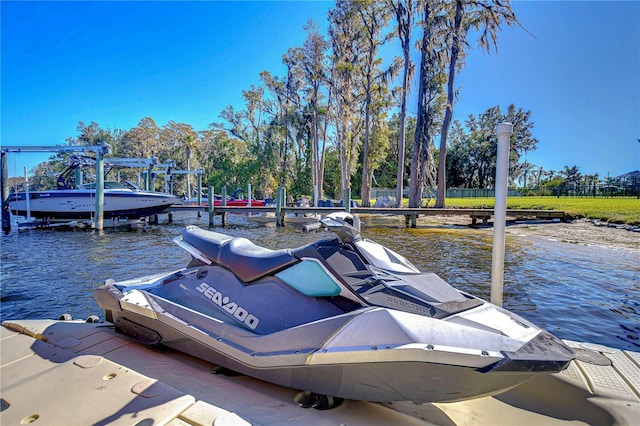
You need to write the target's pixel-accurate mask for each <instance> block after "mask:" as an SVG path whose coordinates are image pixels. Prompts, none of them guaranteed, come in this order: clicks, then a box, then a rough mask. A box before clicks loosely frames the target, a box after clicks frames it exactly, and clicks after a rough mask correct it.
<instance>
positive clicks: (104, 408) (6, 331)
mask: <svg viewBox="0 0 640 426" xmlns="http://www.w3.org/2000/svg"><path fill="white" fill-rule="evenodd" d="M2 325H3V327H0V402H1V407H0V424H2V425H7V426H8V425H20V424H29V423H34V424H36V425H38V424H41V425H90V424H91V425H122V424H128V425H172V426H186V425H190V426H199V425H213V424H215V425H249V424H260V425H276V424H277V425H281V424H300V425H303V424H304V425H307V424H311V425H336V424H346V425H353V424H362V425H365V424H366V425H400V424H402V425H425V424H438V425H514V424H518V425H596V424H597V425H605V424H606V425H613V424H618V425H638V424H640V353H638V352H630V351H621V350H618V349H613V348H608V347H604V346H601V345H595V344H589V343H579V342H567V343H568V344H569V345H570V346H572V347H573V348H574V350H575V351H576V355H577V357H576V358H577V359H575V360H574V361H572V362H571V364H570V366H569V368H567V369H566V370H565V371H563V372H562V373H559V374H552V375H540V376H535V377H533V378H532V379H530V380H528V381H527V382H525V383H523V384H521V385H520V386H518V387H516V388H514V389H512V390H510V391H508V392H505V393H502V394H499V395H495V396H491V397H482V398H477V399H472V400H468V401H462V402H455V403H437V404H435V403H434V404H420V405H416V404H413V403H410V402H394V403H386V404H378V403H371V402H367V401H350V400H347V401H345V402H344V403H343V404H342V405H340V406H338V407H336V408H333V409H331V410H326V411H319V410H315V409H312V408H301V407H300V406H299V405H298V404H297V403H296V402H295V399H296V397H297V395H299V393H300V391H299V390H295V389H290V388H285V387H282V386H277V385H274V384H271V383H266V382H263V381H260V380H257V379H254V378H251V377H247V376H228V375H222V374H214V371H215V367H216V366H215V365H214V364H211V363H208V362H206V361H203V360H200V359H196V358H193V357H191V356H188V355H186V354H183V353H180V352H175V351H172V350H169V349H159V348H155V349H154V348H150V347H146V346H144V345H141V344H140V343H138V342H136V341H134V340H132V339H130V338H129V337H127V336H124V335H122V334H118V333H116V332H115V330H114V328H113V326H112V325H111V324H109V323H86V322H84V321H53V320H10V321H5V322H3V324H2Z"/></svg>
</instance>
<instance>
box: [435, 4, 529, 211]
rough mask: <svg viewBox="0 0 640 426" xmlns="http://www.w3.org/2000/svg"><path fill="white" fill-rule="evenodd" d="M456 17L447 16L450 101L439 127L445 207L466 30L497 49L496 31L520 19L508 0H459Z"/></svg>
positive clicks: (439, 201)
mask: <svg viewBox="0 0 640 426" xmlns="http://www.w3.org/2000/svg"><path fill="white" fill-rule="evenodd" d="M453 17H454V18H453V21H451V20H448V22H449V28H450V32H449V34H450V35H451V40H450V45H451V53H450V55H449V72H448V81H447V104H446V109H445V114H444V120H443V121H442V130H441V131H440V152H439V161H438V179H437V180H438V191H437V195H436V207H440V208H443V207H445V194H446V170H447V168H446V167H447V166H446V159H447V135H448V132H449V126H450V124H451V118H452V117H453V104H454V96H455V91H456V89H455V87H454V81H455V76H456V73H457V72H458V67H457V65H458V59H459V58H460V57H461V56H463V55H464V50H465V48H466V47H467V46H468V45H467V43H466V37H467V33H468V31H469V29H470V28H475V29H477V30H479V32H480V38H479V45H480V48H482V49H483V50H485V51H487V52H490V50H491V46H494V47H496V49H497V31H498V29H500V25H501V23H502V22H505V23H506V24H507V25H512V24H514V23H517V22H518V20H517V18H516V16H515V14H514V13H513V10H511V5H510V4H509V1H508V0H506V1H504V0H471V1H470V0H456V1H455V9H454V12H453Z"/></svg>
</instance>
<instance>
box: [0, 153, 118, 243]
mask: <svg viewBox="0 0 640 426" xmlns="http://www.w3.org/2000/svg"><path fill="white" fill-rule="evenodd" d="M10 152H14V153H20V152H93V153H95V154H96V210H95V212H96V214H95V218H96V220H95V227H96V229H98V230H101V229H103V228H104V156H105V155H108V154H109V153H110V152H111V147H110V146H109V144H107V143H103V144H102V145H90V146H68V145H66V146H63V145H54V146H29V145H21V146H3V147H1V148H0V157H1V161H0V168H1V169H2V170H1V173H0V175H1V176H2V179H1V182H0V186H1V188H0V190H1V195H2V230H3V231H4V232H9V231H10V230H11V212H10V211H9V203H8V199H9V167H8V159H7V154H8V153H10Z"/></svg>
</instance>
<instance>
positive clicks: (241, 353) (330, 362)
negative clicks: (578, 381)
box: [95, 267, 572, 403]
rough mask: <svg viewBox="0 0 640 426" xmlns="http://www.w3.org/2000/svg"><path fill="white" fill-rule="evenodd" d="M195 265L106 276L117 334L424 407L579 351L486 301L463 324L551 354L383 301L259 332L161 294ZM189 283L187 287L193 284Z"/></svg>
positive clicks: (224, 363)
mask: <svg viewBox="0 0 640 426" xmlns="http://www.w3.org/2000/svg"><path fill="white" fill-rule="evenodd" d="M214 268H218V267H214ZM192 269H193V270H190V269H189V268H187V269H185V270H181V271H177V272H174V273H171V274H167V275H163V276H154V277H149V278H147V279H140V280H135V281H131V282H123V283H115V282H109V283H107V284H105V286H103V287H101V288H99V289H97V290H96V292H95V298H96V300H97V301H98V304H99V305H100V306H101V307H102V308H103V309H105V312H106V317H107V320H108V321H109V322H112V323H113V324H115V326H116V328H117V329H118V330H119V331H121V332H123V333H125V334H128V335H131V336H133V337H135V338H137V339H138V340H141V341H143V342H145V343H147V344H163V345H166V346H168V347H171V348H174V349H176V350H179V351H182V352H185V353H189V354H191V355H193V356H196V357H199V358H202V359H205V360H208V361H210V362H212V363H215V364H217V365H219V366H221V367H225V368H228V369H230V370H233V371H237V372H240V373H243V374H247V375H250V376H253V377H256V378H259V379H262V380H265V381H269V382H272V383H276V384H280V385H283V386H287V387H291V388H295V389H300V390H306V391H311V392H314V393H317V394H322V395H330V396H334V397H341V398H347V399H358V400H369V401H404V400H409V401H413V402H416V403H424V402H448V401H458V400H465V399H470V398H476V397H480V396H485V395H492V394H496V393H500V392H504V391H506V390H508V389H510V388H513V387H514V386H517V385H518V384H520V383H522V382H523V381H525V380H527V379H528V378H530V377H531V376H532V375H533V374H548V373H549V372H555V371H560V370H562V369H563V368H564V367H565V366H566V364H567V363H568V362H569V360H570V359H571V356H572V354H571V351H570V350H568V349H566V350H565V347H564V346H563V345H562V344H558V341H557V339H555V338H553V336H550V335H548V333H546V332H544V331H542V330H539V329H537V328H535V327H533V326H531V325H530V324H528V323H527V322H526V321H525V320H523V319H521V318H519V317H516V316H513V314H510V313H508V312H507V311H504V310H498V311H495V309H497V308H496V307H494V306H493V305H490V304H488V303H486V302H484V304H483V305H480V306H477V307H476V308H474V309H472V310H470V311H468V312H466V318H463V317H462V314H460V316H459V318H458V319H459V321H458V322H460V323H464V322H468V321H471V319H472V318H473V317H474V315H476V316H477V315H481V313H482V312H483V311H486V310H491V311H492V312H494V314H493V315H494V316H495V318H494V321H495V322H496V323H504V322H510V323H511V324H508V325H507V327H510V328H511V330H510V332H511V334H517V335H519V338H520V339H521V340H523V341H526V342H529V344H530V346H531V342H537V341H539V342H541V344H542V346H544V341H545V339H547V338H548V337H547V336H549V338H551V342H550V343H549V344H548V345H547V346H548V348H547V350H546V354H545V353H544V352H545V349H544V348H542V350H540V348H538V349H537V350H536V351H534V352H533V353H529V354H527V353H528V352H531V351H529V350H528V349H527V345H526V344H522V343H520V342H519V341H515V340H514V339H509V338H507V337H506V336H501V335H499V334H496V333H492V332H490V331H488V330H485V331H480V332H478V331H477V330H475V333H472V332H473V331H474V330H471V329H469V327H467V326H465V325H464V324H463V325H460V324H456V323H449V324H447V323H444V324H443V321H441V320H437V319H433V318H427V317H424V316H420V315H415V314H411V313H406V312H397V311H394V310H392V309H387V308H381V307H363V308H360V309H356V310H353V311H349V312H345V313H342V314H339V315H329V316H327V317H325V318H319V319H316V320H313V321H311V322H307V323H303V324H298V325H295V326H292V327H287V328H283V329H281V330H279V331H274V332H270V333H268V334H263V335H260V334H256V333H254V332H252V331H250V330H247V329H246V327H242V326H239V325H238V324H235V323H232V321H228V320H225V319H224V318H223V317H220V318H214V317H211V316H209V315H206V314H203V313H202V312H198V311H197V310H194V309H191V308H188V307H185V306H184V305H182V304H179V303H175V302H174V301H172V300H170V299H169V295H167V294H163V293H162V292H161V291H158V290H157V288H159V287H163V288H169V287H168V286H166V283H167V282H171V281H172V280H175V279H176V276H180V277H184V276H188V275H189V274H190V273H193V274H196V275H197V273H198V272H196V271H198V270H200V274H202V271H201V268H192ZM210 274H212V273H210ZM184 283H186V281H185V280H183V281H181V285H182V287H184V288H183V291H185V290H184V289H188V286H187V285H185V284H184ZM171 296H172V297H173V296H175V294H172V295H171ZM238 300H241V299H238ZM254 309H255V308H254ZM254 312H255V311H254ZM495 312H497V313H495ZM221 318H222V319H221ZM487 328H488V329H489V328H490V327H489V326H487ZM514 330H515V331H514ZM502 334H504V332H503V333H502ZM456 342H463V344H458V343H456ZM538 346H539V345H538ZM510 351H511V355H509V352H510Z"/></svg>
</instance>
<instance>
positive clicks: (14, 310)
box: [0, 212, 640, 351]
mask: <svg viewBox="0 0 640 426" xmlns="http://www.w3.org/2000/svg"><path fill="white" fill-rule="evenodd" d="M217 220H218V219H217ZM380 222H383V220H382V219H380V220H378V219H376V220H370V221H369V222H368V225H369V226H367V227H365V229H364V230H363V236H364V237H365V238H369V239H372V240H374V241H377V242H379V243H381V244H383V245H386V246H388V247H389V248H391V249H393V250H396V251H398V252H399V253H401V254H403V255H404V256H405V257H407V258H408V259H410V260H411V261H412V262H413V263H415V264H416V266H418V267H419V268H420V269H422V270H429V271H433V272H436V273H437V274H438V275H440V276H441V277H442V278H444V279H445V280H446V281H448V282H449V283H451V284H452V285H454V286H455V287H457V288H459V289H461V290H464V291H467V292H469V293H472V294H474V295H476V296H479V297H482V298H484V299H489V298H490V283H491V276H490V271H491V239H492V232H491V230H490V229H481V230H474V229H468V228H458V229H456V228H418V229H405V228H403V227H402V226H399V225H397V224H398V223H399V222H394V223H395V224H396V226H389V224H388V223H385V224H383V225H379V224H376V223H380ZM228 223H229V224H230V226H228V227H227V228H225V229H224V230H222V229H221V228H216V229H217V230H218V231H221V232H225V233H227V234H230V235H234V236H242V237H246V238H250V239H252V240H253V241H254V242H256V243H257V244H260V245H264V246H267V247H270V248H285V247H295V246H298V245H302V244H306V243H310V242H312V241H314V240H316V239H317V238H320V237H322V235H321V234H316V233H310V234H306V233H302V232H301V231H300V230H299V228H296V227H293V226H287V227H285V228H276V227H275V224H274V223H267V224H261V223H254V222H250V221H247V220H246V218H244V217H242V216H233V215H230V217H229V219H228ZM188 224H196V225H199V226H201V227H204V228H206V227H207V218H206V217H203V218H196V217H195V213H193V212H191V213H180V214H175V215H174V224H172V225H160V226H153V227H149V228H147V229H145V230H132V231H127V230H122V229H120V230H109V229H107V230H105V231H104V232H102V233H99V232H96V231H84V230H75V231H63V230H32V231H20V232H18V231H12V232H11V233H10V234H8V235H2V236H1V239H0V241H1V260H2V265H1V269H0V319H1V320H2V321H4V320H8V319H36V318H53V319H55V318H58V317H59V316H60V315H61V314H63V313H70V314H72V316H73V317H74V318H82V319H84V318H86V317H88V316H90V315H98V316H100V317H101V318H104V316H103V314H102V312H101V311H100V310H99V308H98V306H97V304H96V303H95V302H94V300H93V295H92V291H93V289H95V288H96V287H99V286H100V285H102V283H103V282H104V280H106V279H108V278H114V279H116V280H123V279H128V278H134V277H138V276H142V275H146V274H152V273H157V272H162V271H171V270H174V269H178V268H181V267H183V266H185V265H186V264H187V262H188V260H189V258H190V257H189V255H188V254H187V253H186V252H184V251H183V250H182V249H180V248H179V247H178V246H177V245H175V244H173V243H172V242H171V240H172V238H173V237H175V236H176V235H178V234H179V233H180V231H181V229H182V228H183V227H184V226H186V225H188ZM543 226H544V225H543ZM639 258H640V251H638V250H628V249H613V248H607V247H598V246H584V245H577V244H568V243H563V242H558V241H551V240H548V239H543V238H536V237H531V236H514V235H510V236H508V238H507V241H506V258H505V277H504V289H505V290H504V291H505V292H504V307H505V308H507V309H509V310H511V311H514V312H516V313H518V314H520V315H521V316H523V317H525V318H526V319H528V320H530V321H532V322H533V323H535V324H537V325H539V326H541V327H543V328H545V329H547V330H549V331H550V332H552V333H553V334H555V335H557V336H558V337H561V338H564V339H570V340H576V341H581V342H592V343H599V344H603V345H607V346H611V347H615V348H620V349H628V350H634V351H639V350H640V297H639V296H638V295H639V294H640V262H638V259H639Z"/></svg>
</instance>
